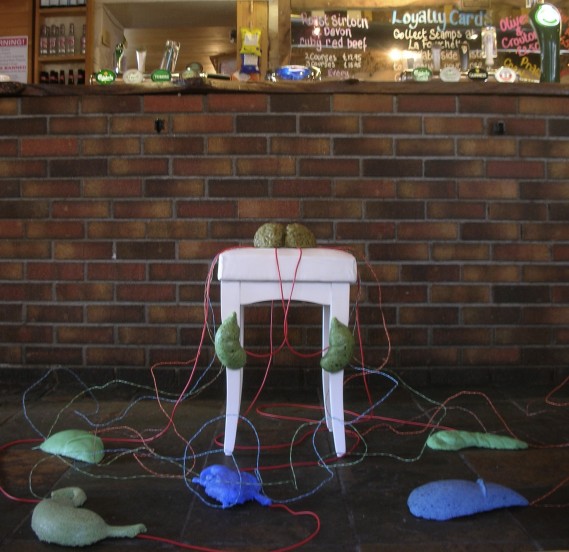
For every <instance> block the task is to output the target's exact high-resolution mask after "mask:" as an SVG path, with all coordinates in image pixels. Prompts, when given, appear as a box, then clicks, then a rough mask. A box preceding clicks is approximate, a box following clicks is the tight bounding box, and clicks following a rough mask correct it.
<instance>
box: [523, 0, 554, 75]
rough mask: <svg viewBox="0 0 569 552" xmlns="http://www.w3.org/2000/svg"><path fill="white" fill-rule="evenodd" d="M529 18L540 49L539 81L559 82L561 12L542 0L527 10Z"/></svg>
mask: <svg viewBox="0 0 569 552" xmlns="http://www.w3.org/2000/svg"><path fill="white" fill-rule="evenodd" d="M529 20H530V22H531V24H532V27H533V29H534V30H535V33H536V35H537V39H538V41H539V49H540V60H541V77H540V82H559V81H560V80H561V77H560V62H559V55H560V48H561V14H560V13H559V10H558V9H557V8H556V7H555V6H554V5H553V4H548V3H545V2H544V1H543V0H541V1H538V2H536V3H535V4H534V5H533V8H532V9H531V10H530V12H529Z"/></svg>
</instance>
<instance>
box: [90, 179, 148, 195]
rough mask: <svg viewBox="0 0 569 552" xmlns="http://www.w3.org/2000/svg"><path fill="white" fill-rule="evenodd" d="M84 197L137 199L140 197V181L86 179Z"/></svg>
mask: <svg viewBox="0 0 569 552" xmlns="http://www.w3.org/2000/svg"><path fill="white" fill-rule="evenodd" d="M83 193H84V195H85V197H99V198H102V197H105V198H107V197H109V198H113V197H138V196H141V195H142V181H141V180H140V179H138V178H130V179H127V178H123V179H121V178H112V179H107V178H105V179H86V180H85V184H84V192H83Z"/></svg>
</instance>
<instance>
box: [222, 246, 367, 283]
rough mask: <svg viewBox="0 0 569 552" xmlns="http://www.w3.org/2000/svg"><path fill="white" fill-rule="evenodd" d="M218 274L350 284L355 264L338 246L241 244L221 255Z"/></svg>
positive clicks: (248, 278) (234, 277) (259, 279)
mask: <svg viewBox="0 0 569 552" xmlns="http://www.w3.org/2000/svg"><path fill="white" fill-rule="evenodd" d="M299 259H300V261H299ZM295 272H296V275H295ZM217 277H218V279H219V280H246V281H253V282H263V281H269V282H274V281H277V282H278V281H279V278H280V279H281V280H282V281H283V282H291V281H293V279H294V280H295V281H296V282H350V283H353V282H355V281H356V278H357V266H356V260H355V259H354V257H353V256H352V255H350V254H349V253H346V252H345V251H340V250H337V249H325V248H321V247H314V248H306V249H301V250H298V249H288V248H279V249H276V250H275V249H262V248H258V247H244V248H241V249H232V250H231V251H226V252H225V253H222V254H221V255H220V257H219V263H218V269H217Z"/></svg>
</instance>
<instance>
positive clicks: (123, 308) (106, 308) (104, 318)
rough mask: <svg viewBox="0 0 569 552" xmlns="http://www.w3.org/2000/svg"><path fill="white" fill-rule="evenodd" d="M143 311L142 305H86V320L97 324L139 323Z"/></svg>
mask: <svg viewBox="0 0 569 552" xmlns="http://www.w3.org/2000/svg"><path fill="white" fill-rule="evenodd" d="M144 311H145V307H144V305H116V304H114V303H113V304H109V305H88V306H87V322H88V323H90V324H97V325H101V324H128V323H130V324H133V323H136V322H139V323H141V322H144Z"/></svg>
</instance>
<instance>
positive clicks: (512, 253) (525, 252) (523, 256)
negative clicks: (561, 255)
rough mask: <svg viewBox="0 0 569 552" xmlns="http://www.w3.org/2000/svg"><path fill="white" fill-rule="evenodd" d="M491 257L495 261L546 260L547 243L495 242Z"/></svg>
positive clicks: (547, 255)
mask: <svg viewBox="0 0 569 552" xmlns="http://www.w3.org/2000/svg"><path fill="white" fill-rule="evenodd" d="M492 258H493V259H494V260H496V261H538V262H539V261H548V260H550V258H551V252H550V248H549V244H520V243H515V244H496V245H494V248H493V254H492Z"/></svg>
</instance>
